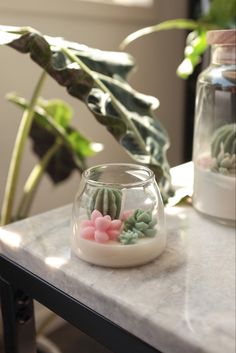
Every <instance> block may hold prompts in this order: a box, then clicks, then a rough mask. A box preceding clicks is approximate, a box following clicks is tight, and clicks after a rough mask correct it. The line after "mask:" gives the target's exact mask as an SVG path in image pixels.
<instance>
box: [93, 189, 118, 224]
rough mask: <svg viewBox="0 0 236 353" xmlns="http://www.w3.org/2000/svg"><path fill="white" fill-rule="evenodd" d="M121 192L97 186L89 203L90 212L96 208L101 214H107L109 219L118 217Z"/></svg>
mask: <svg viewBox="0 0 236 353" xmlns="http://www.w3.org/2000/svg"><path fill="white" fill-rule="evenodd" d="M121 201H122V192H121V191H120V190H117V189H112V188H97V189H96V190H95V191H94V192H93V194H92V196H91V201H90V204H89V211H90V213H92V212H93V211H94V210H98V211H99V212H101V213H102V215H103V216H106V215H109V216H110V217H111V219H118V218H119V216H120V210H121Z"/></svg>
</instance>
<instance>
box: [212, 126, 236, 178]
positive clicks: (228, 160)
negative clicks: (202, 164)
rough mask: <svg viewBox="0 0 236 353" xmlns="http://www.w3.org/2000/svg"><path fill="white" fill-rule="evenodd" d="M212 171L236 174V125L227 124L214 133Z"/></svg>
mask: <svg viewBox="0 0 236 353" xmlns="http://www.w3.org/2000/svg"><path fill="white" fill-rule="evenodd" d="M211 155H212V157H213V166H212V171H214V172H218V173H221V174H235V171H236V124H225V125H224V126H221V127H220V128H219V129H217V130H216V131H215V133H214V136H213V139H212V143H211Z"/></svg>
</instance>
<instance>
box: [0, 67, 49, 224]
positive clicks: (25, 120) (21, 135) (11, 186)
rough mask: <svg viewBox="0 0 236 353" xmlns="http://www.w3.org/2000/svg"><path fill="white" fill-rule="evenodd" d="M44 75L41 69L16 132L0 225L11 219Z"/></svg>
mask: <svg viewBox="0 0 236 353" xmlns="http://www.w3.org/2000/svg"><path fill="white" fill-rule="evenodd" d="M45 77H46V72H45V71H43V73H42V74H41V76H40V79H39V81H38V83H37V85H36V87H35V90H34V92H33V95H32V98H31V101H30V104H29V108H28V109H26V110H25V111H24V113H23V116H22V119H21V122H20V126H19V129H18V132H17V136H16V140H15V145H14V148H13V152H12V157H11V161H10V167H9V171H8V176H7V183H6V188H5V194H4V199H3V206H2V214H1V225H5V224H8V223H10V221H11V216H12V208H13V201H14V197H15V193H16V186H17V181H18V176H19V171H20V165H21V160H22V156H23V151H24V146H25V142H26V139H27V137H28V134H29V131H30V127H31V124H32V121H33V117H34V107H35V105H36V103H37V99H38V96H39V94H40V91H41V89H42V85H43V83H44V80H45Z"/></svg>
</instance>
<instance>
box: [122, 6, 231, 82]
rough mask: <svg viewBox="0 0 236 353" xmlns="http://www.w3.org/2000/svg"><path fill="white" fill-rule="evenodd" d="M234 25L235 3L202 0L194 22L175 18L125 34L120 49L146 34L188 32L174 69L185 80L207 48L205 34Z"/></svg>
mask: <svg viewBox="0 0 236 353" xmlns="http://www.w3.org/2000/svg"><path fill="white" fill-rule="evenodd" d="M235 26H236V0H227V1H225V0H212V1H202V8H201V11H200V13H199V15H198V18H197V19H195V20H194V19H186V18H177V19H173V20H168V21H164V22H161V23H158V24H156V25H153V26H150V27H145V28H142V29H140V30H138V31H135V32H133V33H131V34H130V35H128V36H127V37H126V38H125V39H124V40H123V42H122V43H121V45H120V48H121V49H122V50H124V49H126V48H127V46H128V45H130V43H132V42H133V41H134V40H136V39H138V38H140V37H142V36H145V35H147V34H150V33H154V32H159V31H163V30H170V29H185V30H191V32H190V33H189V34H188V36H187V39H186V46H185V50H184V60H183V61H182V63H181V64H180V65H179V66H178V68H177V75H178V76H179V77H181V78H184V79H185V78H188V77H189V75H191V74H192V73H193V71H194V69H195V67H196V66H197V65H198V64H199V63H200V61H201V56H202V55H203V54H204V53H205V51H206V49H207V43H206V33H207V31H208V30H213V29H228V28H235Z"/></svg>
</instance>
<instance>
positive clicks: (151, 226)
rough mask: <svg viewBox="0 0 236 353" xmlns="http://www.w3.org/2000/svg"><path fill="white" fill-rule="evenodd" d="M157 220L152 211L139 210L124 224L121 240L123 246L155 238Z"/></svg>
mask: <svg viewBox="0 0 236 353" xmlns="http://www.w3.org/2000/svg"><path fill="white" fill-rule="evenodd" d="M156 224H157V220H156V218H154V217H152V213H151V211H143V210H141V209H137V210H135V211H134V214H133V215H132V216H130V217H129V218H127V220H126V221H125V222H124V228H123V232H122V233H121V235H120V237H119V240H120V242H121V243H122V244H125V245H126V244H134V243H136V242H137V240H138V239H141V238H145V237H148V238H153V237H154V236H155V235H156V229H155V226H156Z"/></svg>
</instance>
